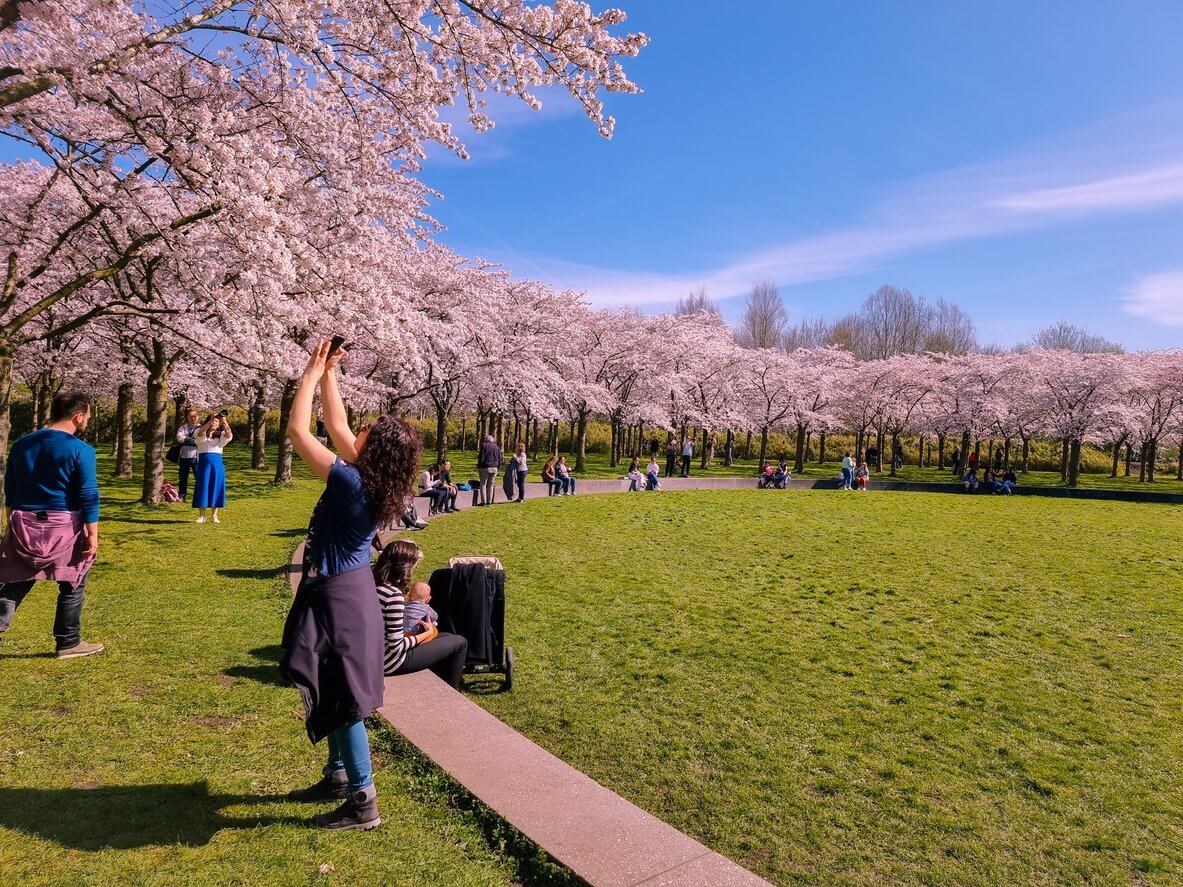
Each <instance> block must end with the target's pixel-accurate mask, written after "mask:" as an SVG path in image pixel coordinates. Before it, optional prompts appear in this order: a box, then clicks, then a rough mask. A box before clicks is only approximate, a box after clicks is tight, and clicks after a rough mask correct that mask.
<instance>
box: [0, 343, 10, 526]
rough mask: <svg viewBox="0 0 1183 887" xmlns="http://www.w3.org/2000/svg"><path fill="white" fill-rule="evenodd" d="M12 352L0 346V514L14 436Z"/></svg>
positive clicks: (0, 513) (2, 508)
mask: <svg viewBox="0 0 1183 887" xmlns="http://www.w3.org/2000/svg"><path fill="white" fill-rule="evenodd" d="M12 363H13V361H12V352H11V351H10V350H9V349H8V347H7V346H3V347H0V515H3V514H4V483H3V480H4V472H5V471H7V470H8V439H9V438H10V437H11V436H12Z"/></svg>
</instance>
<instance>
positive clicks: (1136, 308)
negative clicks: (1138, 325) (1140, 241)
mask: <svg viewBox="0 0 1183 887" xmlns="http://www.w3.org/2000/svg"><path fill="white" fill-rule="evenodd" d="M1122 308H1123V309H1124V310H1125V311H1126V312H1127V313H1129V314H1133V315H1135V316H1137V317H1147V318H1150V319H1151V320H1155V321H1157V322H1158V323H1161V324H1163V325H1165V326H1183V271H1164V272H1161V273H1159V274H1147V275H1146V276H1145V277H1142V278H1141V279H1140V280H1137V281H1135V282H1134V284H1133V285H1132V286H1131V287H1130V288H1129V289H1128V290H1127V292H1126V294H1125V297H1124V298H1123V299H1122Z"/></svg>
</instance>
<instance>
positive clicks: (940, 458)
mask: <svg viewBox="0 0 1183 887" xmlns="http://www.w3.org/2000/svg"><path fill="white" fill-rule="evenodd" d="M944 470H945V435H943V434H938V435H937V471H944Z"/></svg>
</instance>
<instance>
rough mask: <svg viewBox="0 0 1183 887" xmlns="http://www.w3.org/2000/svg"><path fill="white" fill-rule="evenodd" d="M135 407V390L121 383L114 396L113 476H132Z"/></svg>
mask: <svg viewBox="0 0 1183 887" xmlns="http://www.w3.org/2000/svg"><path fill="white" fill-rule="evenodd" d="M134 406H135V388H134V387H133V386H132V384H131V382H123V383H122V384H120V386H119V390H118V392H117V393H116V396H115V476H116V477H131V474H132V457H131V450H132V443H133V442H132V408H133V407H134Z"/></svg>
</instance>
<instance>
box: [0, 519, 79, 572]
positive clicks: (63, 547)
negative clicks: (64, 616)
mask: <svg viewBox="0 0 1183 887" xmlns="http://www.w3.org/2000/svg"><path fill="white" fill-rule="evenodd" d="M86 548H87V542H86V526H85V524H84V523H83V522H82V514H81V513H80V512H77V511H13V512H12V516H11V517H10V518H9V521H8V532H7V533H5V534H4V538H3V539H2V540H0V582H25V581H28V580H29V579H52V580H54V581H56V582H69V583H70V584H72V585H76V584H77V583H79V582H81V581H82V577H83V576H85V575H86V572H87V570H89V569H90V568H91V565H92V564H94V557H92V556H87V554H86Z"/></svg>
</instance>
